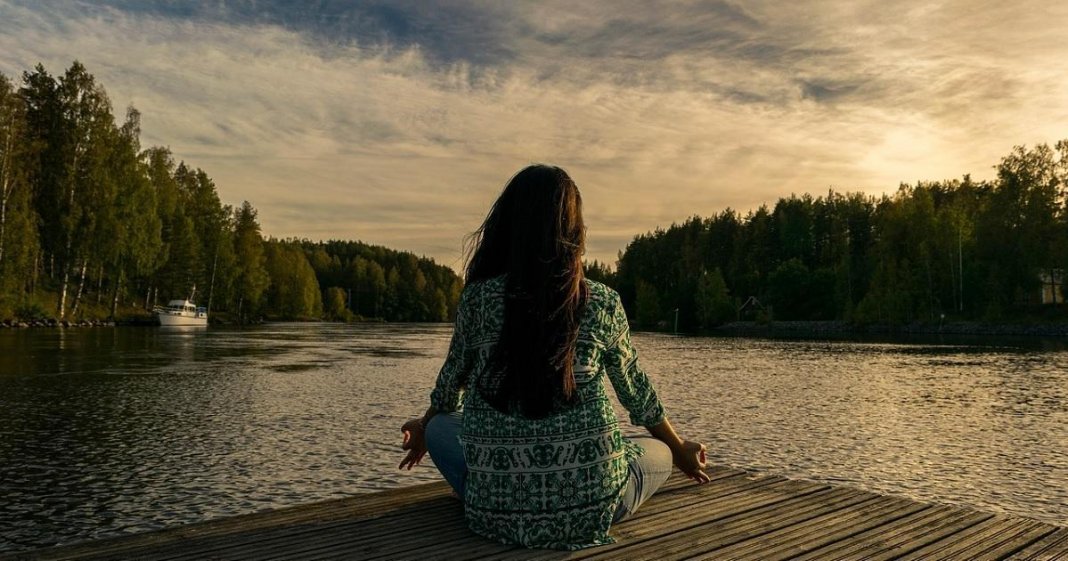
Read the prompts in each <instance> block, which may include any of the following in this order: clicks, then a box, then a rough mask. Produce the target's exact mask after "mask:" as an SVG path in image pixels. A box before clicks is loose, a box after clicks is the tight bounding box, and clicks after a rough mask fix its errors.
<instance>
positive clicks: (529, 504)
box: [430, 277, 664, 549]
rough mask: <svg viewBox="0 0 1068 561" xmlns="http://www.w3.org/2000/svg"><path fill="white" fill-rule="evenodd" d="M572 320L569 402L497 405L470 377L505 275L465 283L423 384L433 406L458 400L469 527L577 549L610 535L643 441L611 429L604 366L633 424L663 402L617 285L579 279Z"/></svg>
mask: <svg viewBox="0 0 1068 561" xmlns="http://www.w3.org/2000/svg"><path fill="white" fill-rule="evenodd" d="M586 282H587V285H588V286H589V289H590V297H589V300H588V302H587V304H586V307H585V310H584V312H583V317H582V320H581V322H580V325H579V339H578V343H577V348H576V357H575V378H576V382H577V385H578V392H577V400H576V402H575V403H576V404H575V406H573V407H571V408H568V409H566V410H564V411H563V412H560V413H557V414H554V415H551V416H549V417H547V418H544V419H537V420H531V419H526V418H523V417H518V416H512V415H507V414H504V413H501V412H499V411H497V410H496V409H494V408H493V407H492V406H490V405H489V404H488V403H486V401H485V400H483V399H482V398H481V396H479V394H478V392H477V391H468V392H465V391H464V388H466V387H475V385H476V382H477V380H478V376H480V375H482V373H483V372H484V370H486V368H485V366H486V364H487V362H488V361H489V359H490V357H491V355H492V351H493V349H494V346H495V344H496V342H497V338H498V336H499V334H500V332H501V326H502V323H503V321H504V286H505V283H504V277H497V278H494V279H490V280H487V281H484V282H479V283H473V284H471V285H469V286H467V287H466V288H465V289H464V293H463V295H462V297H461V299H460V309H459V311H458V313H457V318H456V329H455V331H454V333H453V338H452V343H451V344H450V347H449V354H448V358H446V360H445V364H444V366H442V368H441V372H440V373H439V374H438V379H437V383H436V385H435V388H434V390H433V392H432V393H431V394H430V401H431V404H432V405H433V406H434V407H435V408H437V410H438V411H441V412H448V411H457V410H459V409H460V408H461V405H462V409H463V413H464V414H463V428H462V437H461V440H462V441H463V447H464V457H465V458H466V460H467V467H468V475H467V482H466V486H465V489H464V494H465V497H464V501H465V504H466V509H465V510H466V516H467V522H468V525H469V526H470V527H471V529H472V530H473V531H475V532H476V533H479V534H481V535H483V536H486V537H488V538H491V539H494V540H498V541H500V542H503V543H509V544H521V545H524V546H527V547H545V548H555V549H580V548H583V547H589V546H594V545H601V544H606V543H612V539H611V538H610V537H609V536H608V528H609V526H610V525H611V523H612V517H613V515H614V513H615V511H616V507H617V506H618V503H619V500H620V497H621V495H622V493H623V489H624V486H625V484H626V481H627V464H628V463H629V462H630V460H631V459H632V458H634V457H636V456H639V455H641V453H642V451H641V448H640V447H638V446H635V445H634V444H632V443H630V442H629V441H627V440H625V439H624V438H623V437H622V435H621V434H620V432H619V423H618V421H617V419H616V415H615V412H614V410H613V409H612V404H611V403H610V401H609V399H608V395H607V394H606V392H605V386H604V379H605V377H606V375H607V378H608V380H610V381H611V383H612V387H613V388H615V391H616V395H617V396H618V397H619V400H620V402H621V403H622V404H623V406H624V407H625V408H626V409H627V411H629V413H630V420H631V422H632V423H634V424H635V425H640V426H652V425H655V424H658V423H660V422H661V421H663V420H664V408H663V405H661V403H660V400H659V399H658V398H657V396H656V392H655V391H654V390H653V387H652V385H651V384H650V383H649V379H648V377H647V376H646V375H645V373H644V372H643V371H642V370H641V369H640V368H639V367H638V362H637V353H636V352H635V350H634V347H633V346H631V342H630V330H629V329H628V326H627V316H626V313H625V312H624V311H623V305H622V304H621V303H620V301H619V295H618V294H616V292H615V291H613V290H612V289H611V288H608V287H607V286H605V285H603V284H600V283H597V282H593V281H589V280H587V281H586Z"/></svg>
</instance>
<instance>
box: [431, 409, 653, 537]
mask: <svg viewBox="0 0 1068 561" xmlns="http://www.w3.org/2000/svg"><path fill="white" fill-rule="evenodd" d="M462 426H463V414H462V413H439V414H437V415H435V416H434V418H433V419H430V422H429V423H427V426H426V446H427V450H428V451H429V452H430V458H431V459H433V460H434V465H435V466H437V468H438V471H440V472H441V475H442V476H444V477H445V481H448V482H449V485H451V486H452V488H453V490H454V491H456V494H457V495H459V496H460V497H463V496H464V480H465V479H467V462H466V461H465V460H464V449H463V445H462V444H461V443H460V430H461V428H462ZM628 440H630V441H631V442H633V443H635V444H637V445H638V446H641V447H642V449H644V450H645V453H644V454H642V456H641V457H639V458H634V459H633V460H631V462H630V465H629V466H627V470H628V471H629V474H628V477H627V486H626V488H625V489H624V490H623V499H622V500H621V501H620V503H619V508H617V509H616V513H615V518H613V521H615V522H619V521H620V520H625V519H626V518H628V517H629V516H630V515H632V514H634V513H635V512H636V511H637V510H638V507H640V506H641V505H642V503H644V502H645V501H647V500H648V499H649V497H651V496H653V493H656V491H657V489H659V488H660V486H661V485H663V484H664V482H665V481H667V478H668V476H670V475H671V466H672V460H671V449H670V448H668V447H667V444H664V443H663V442H660V441H659V440H657V439H655V438H653V437H651V436H640V437H636V438H630V439H628Z"/></svg>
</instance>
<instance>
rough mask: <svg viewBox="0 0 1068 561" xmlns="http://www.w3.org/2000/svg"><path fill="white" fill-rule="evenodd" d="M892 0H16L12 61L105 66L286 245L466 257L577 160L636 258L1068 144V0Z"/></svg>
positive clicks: (117, 97) (591, 214)
mask: <svg viewBox="0 0 1068 561" xmlns="http://www.w3.org/2000/svg"><path fill="white" fill-rule="evenodd" d="M892 4H893V5H892V6H890V5H888V4H886V3H881V2H871V3H857V2H845V1H842V2H825V3H821V4H820V5H819V6H818V7H812V6H804V7H803V6H799V5H797V4H796V3H792V2H781V3H776V2H751V3H745V4H742V3H732V2H726V1H713V2H670V3H666V2H665V3H648V2H615V1H613V2H584V3H579V4H578V5H577V6H576V5H574V3H543V2H537V3H507V4H501V3H479V2H435V3H424V2H418V3H415V2H412V3H406V2H399V3H398V2H341V1H335V2H321V3H318V4H317V7H316V8H315V9H314V10H313V9H311V8H308V7H306V6H305V5H303V4H302V3H290V2H262V1H260V2H226V3H215V4H208V3H193V4H180V3H172V2H155V3H151V2H133V1H132V0H130V1H111V2H105V3H99V4H92V5H88V4H76V3H52V4H48V5H47V6H44V7H42V6H40V5H39V4H36V3H29V2H26V3H21V2H9V1H4V0H0V72H4V73H5V74H8V75H9V76H17V75H18V74H19V73H21V71H23V70H25V69H28V68H30V67H31V66H32V65H33V64H35V63H37V62H42V63H44V64H45V65H46V67H47V68H49V69H50V70H52V71H53V72H61V71H62V70H63V69H64V68H66V66H68V65H69V64H70V62H71V60H73V59H75V58H77V59H79V60H81V61H82V62H83V63H85V64H86V65H87V66H88V68H89V70H90V71H91V72H93V73H94V74H95V75H96V76H97V77H98V79H99V80H100V81H101V82H102V83H103V84H104V85H105V86H106V87H107V88H108V90H109V93H110V95H111V97H112V100H113V101H114V102H115V104H116V105H117V106H119V107H121V106H123V105H125V104H127V103H132V104H134V105H136V106H137V107H138V108H139V109H141V110H142V112H143V113H144V123H143V125H144V127H143V130H144V141H145V143H146V144H165V145H169V146H171V148H172V149H173V150H174V152H175V153H176V155H177V156H178V157H179V158H184V159H186V160H187V161H188V162H189V163H191V164H192V165H195V166H199V167H202V168H204V169H205V170H206V171H207V172H208V173H209V174H210V175H212V176H213V177H214V178H215V179H216V183H217V185H218V187H219V190H220V194H221V196H222V198H223V199H224V200H226V201H228V202H239V201H240V200H242V199H248V200H250V201H252V202H253V204H255V205H256V206H257V207H258V208H259V209H260V218H261V220H262V222H263V226H264V230H265V232H267V233H268V234H272V235H276V236H300V237H309V238H312V239H317V238H359V239H364V240H367V241H370V242H373V243H381V244H385V245H389V246H395V247H399V248H404V249H410V250H412V251H415V252H417V253H425V254H427V255H430V256H433V257H436V258H438V259H440V260H441V261H443V262H444V263H446V264H450V265H454V266H458V265H459V254H460V245H461V240H462V237H463V235H464V234H465V233H467V232H469V231H471V230H473V229H474V228H475V227H477V225H478V223H479V222H480V219H481V217H482V216H483V214H484V213H485V211H486V210H487V209H488V206H489V204H490V203H491V202H492V200H493V199H494V197H495V196H496V195H497V194H498V193H499V190H500V188H501V187H502V186H503V184H504V182H505V181H506V180H507V179H508V177H509V176H510V175H511V174H512V173H514V172H515V171H516V170H518V169H519V168H520V167H521V166H523V165H525V164H527V163H530V162H533V161H548V162H553V163H557V164H559V165H562V166H564V167H565V168H567V169H569V170H570V171H571V172H572V174H573V175H574V176H575V178H576V180H577V181H578V182H579V185H580V187H581V188H582V190H583V195H584V199H585V201H586V212H587V222H588V223H589V226H590V251H589V254H590V256H592V257H595V258H598V259H602V260H609V261H612V260H614V257H615V254H616V252H617V251H618V250H619V249H621V248H622V247H623V246H624V245H625V244H626V243H627V241H628V240H629V239H630V238H631V237H632V236H633V235H634V234H636V233H638V232H642V231H645V230H649V229H651V228H653V227H655V226H656V225H665V224H667V223H670V222H671V221H673V220H679V219H683V218H685V217H687V216H689V215H692V214H695V213H696V214H710V213H712V212H714V211H717V210H719V209H722V208H725V207H727V206H731V207H734V208H740V209H748V208H753V207H755V206H757V205H759V204H761V203H763V202H770V201H773V200H774V199H776V198H777V197H779V196H783V195H786V194H789V193H791V192H798V193H800V192H816V193H822V192H824V191H825V190H826V189H827V188H828V187H832V186H833V187H835V188H837V189H843V190H844V189H849V190H854V189H859V190H865V191H868V192H873V193H875V192H881V191H884V190H892V189H894V188H896V186H897V184H898V182H900V181H914V180H916V179H940V178H945V177H953V176H959V175H960V174H963V173H973V174H975V175H976V176H979V177H987V176H990V175H991V173H990V166H991V165H992V164H993V163H995V162H996V161H997V159H998V158H999V157H1000V156H1002V155H1004V154H1005V153H1007V152H1008V150H1009V149H1010V148H1011V146H1012V145H1013V144H1020V143H1029V144H1030V143H1034V142H1041V141H1052V140H1055V139H1057V138H1060V137H1065V136H1068V131H1066V130H1065V129H1064V128H1063V125H1062V123H1065V122H1068V56H1065V55H1066V54H1068V52H1066V51H1068V47H1064V46H1063V39H1062V38H1063V33H1064V31H1065V29H1064V26H1063V24H1059V23H1058V22H1064V21H1068V11H1066V9H1065V8H1064V7H1061V5H1059V4H1057V3H1048V4H1047V3H1040V2H1019V3H1013V4H1010V5H1006V4H1003V3H995V2H991V3H989V4H983V3H979V2H960V3H954V2H945V3H942V4H937V3H932V2H915V3H907V2H895V3H892ZM189 6H193V7H192V8H190V7H189Z"/></svg>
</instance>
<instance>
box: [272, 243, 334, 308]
mask: <svg viewBox="0 0 1068 561" xmlns="http://www.w3.org/2000/svg"><path fill="white" fill-rule="evenodd" d="M265 254H266V257H267V261H266V270H267V275H268V276H269V277H270V279H271V284H270V288H269V289H268V291H267V309H268V310H270V312H271V313H272V314H274V315H276V316H277V317H278V318H280V319H312V318H315V319H318V318H320V317H322V315H323V302H322V297H321V295H320V290H319V282H318V281H317V280H316V278H315V271H314V270H312V267H311V265H310V264H309V263H308V258H307V257H305V256H304V251H303V250H302V249H301V248H300V246H299V245H298V244H296V243H286V242H277V241H274V240H271V241H269V242H267V244H266V247H265Z"/></svg>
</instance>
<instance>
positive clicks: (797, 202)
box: [0, 62, 1068, 331]
mask: <svg viewBox="0 0 1068 561" xmlns="http://www.w3.org/2000/svg"><path fill="white" fill-rule="evenodd" d="M139 137H140V114H139V113H138V111H137V110H136V109H134V108H133V107H130V108H128V109H127V110H126V111H125V114H124V115H123V116H122V119H121V121H119V120H117V119H116V116H115V115H114V112H113V108H112V105H111V102H110V101H109V99H108V96H107V93H106V92H105V90H104V88H103V87H102V86H101V85H99V84H98V83H97V82H96V80H95V79H94V77H93V76H92V75H91V74H89V72H88V71H87V70H86V68H85V67H84V66H83V65H81V64H80V63H78V62H75V63H73V64H72V65H71V67H70V68H68V69H67V70H66V71H65V72H64V73H63V74H62V75H61V76H52V75H50V74H49V73H48V72H47V71H46V70H45V69H44V68H43V67H42V66H41V65H38V66H36V67H35V68H34V69H33V70H32V71H27V72H24V73H23V75H22V79H21V83H20V84H16V83H14V82H13V81H12V80H11V79H9V78H8V77H6V76H4V75H2V74H0V320H5V319H38V318H54V319H57V320H65V319H71V320H75V319H79V318H86V317H89V318H101V317H107V318H116V317H121V316H123V315H130V314H134V315H137V314H141V315H147V314H148V311H149V310H151V309H152V308H153V307H154V306H156V305H160V304H165V303H166V301H167V300H170V299H180V298H186V297H189V296H190V295H191V294H193V292H194V291H195V298H196V301H197V303H198V304H200V305H206V306H208V307H209V308H210V310H211V312H212V313H213V314H214V317H216V318H220V317H221V318H224V319H226V320H228V321H234V322H245V321H251V320H258V319H261V318H268V319H307V320H315V319H328V320H340V321H353V320H362V319H379V320H386V321H447V320H449V319H450V318H452V317H453V316H454V314H455V311H456V306H457V303H458V301H459V295H460V292H461V290H462V287H463V284H462V280H461V279H460V278H459V277H458V276H457V275H456V274H455V272H453V271H452V270H451V269H450V268H448V267H444V266H441V265H438V264H436V263H434V262H433V261H431V260H430V259H427V258H424V257H417V256H416V255H414V254H412V253H408V252H400V251H395V250H391V249H387V248H384V247H379V246H374V245H369V244H365V243H362V242H358V241H329V242H312V241H308V240H300V239H287V240H278V239H273V238H267V239H265V238H264V236H263V234H262V233H261V231H260V226H259V222H258V216H257V212H256V209H255V208H254V207H253V206H252V205H251V204H250V203H249V202H248V201H245V202H243V203H242V204H241V205H239V206H236V207H232V206H229V205H224V204H223V203H222V202H221V201H220V199H219V195H218V192H217V190H216V187H215V183H214V182H213V181H212V179H211V177H209V176H208V174H207V173H206V172H205V171H204V170H202V169H199V168H194V167H192V166H190V165H187V164H186V163H185V162H175V158H174V155H173V154H172V153H171V152H170V150H169V149H168V148H166V147H160V146H152V147H148V148H142V147H141V145H140V139H139ZM994 167H995V169H996V176H995V178H994V179H992V180H988V181H974V180H972V179H971V178H970V177H969V176H967V175H965V176H964V177H963V178H962V179H953V180H944V181H931V182H919V183H916V184H914V185H911V184H902V185H900V186H899V188H898V189H897V191H896V192H895V193H893V194H888V195H883V196H878V197H877V196H871V195H865V194H862V193H838V192H834V191H831V192H828V193H827V194H826V195H825V196H819V197H813V196H811V195H807V194H805V195H800V196H798V195H791V196H790V197H786V198H782V199H780V200H778V201H777V202H776V203H775V205H774V206H773V207H770V208H769V207H768V206H766V205H765V206H761V207H760V208H757V209H755V210H752V211H748V212H745V213H744V214H743V213H741V212H738V211H735V210H732V209H725V210H722V211H720V212H719V213H717V214H714V215H712V216H710V217H705V218H702V217H699V216H694V217H692V218H690V219H688V220H686V221H685V222H683V223H681V224H672V225H671V226H670V227H668V228H666V229H657V230H655V231H653V232H649V233H645V234H641V235H638V236H636V237H635V238H634V239H633V240H632V241H631V242H630V243H629V244H628V245H627V247H626V249H625V250H623V251H621V252H620V253H619V258H618V261H617V262H616V263H615V264H614V267H611V266H609V265H607V264H603V263H599V262H596V261H594V262H590V263H587V264H586V272H587V275H588V276H589V277H590V278H592V279H595V280H600V281H603V282H605V283H607V284H609V285H610V286H612V287H613V288H615V289H617V290H618V291H619V292H620V294H621V296H622V299H623V302H624V305H625V306H626V307H627V310H628V313H629V314H630V315H631V317H632V318H633V321H634V323H635V324H636V325H637V326H638V327H640V328H654V329H655V328H664V327H665V326H668V325H672V324H674V323H676V322H677V325H678V328H679V329H680V330H685V331H698V330H702V329H709V328H713V327H715V326H718V325H720V324H723V323H727V322H731V321H735V320H739V319H747V320H758V321H771V320H776V321H780V320H814V321H815V320H840V321H846V322H850V323H854V324H881V325H900V324H911V323H933V322H940V321H943V320H947V319H948V320H950V321H985V322H1006V321H1011V322H1020V321H1022V322H1036V321H1037V322H1041V321H1063V320H1065V319H1066V318H1068V311H1066V306H1065V304H1064V299H1063V295H1064V294H1065V292H1066V290H1065V288H1066V287H1065V282H1066V279H1068V276H1066V275H1065V274H1064V272H1065V270H1066V269H1068V200H1066V193H1068V140H1062V141H1060V142H1057V143H1056V144H1055V145H1054V146H1052V147H1051V146H1048V145H1046V144H1038V145H1035V146H1032V147H1031V148H1027V147H1023V146H1017V147H1015V148H1014V149H1013V150H1012V151H1011V152H1010V153H1009V154H1008V155H1006V156H1005V157H1003V158H1002V159H1001V161H1000V162H999V163H998V164H997V165H996V166H994Z"/></svg>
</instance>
